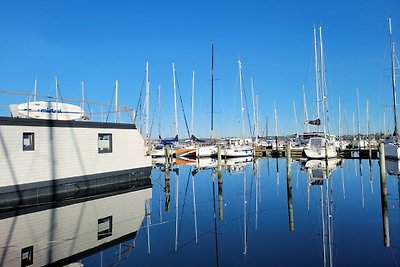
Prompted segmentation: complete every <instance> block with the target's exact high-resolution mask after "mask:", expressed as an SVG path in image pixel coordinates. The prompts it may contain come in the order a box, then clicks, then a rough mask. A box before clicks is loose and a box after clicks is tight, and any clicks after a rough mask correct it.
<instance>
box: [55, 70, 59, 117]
mask: <svg viewBox="0 0 400 267" xmlns="http://www.w3.org/2000/svg"><path fill="white" fill-rule="evenodd" d="M55 79H56V109H57V110H58V101H59V100H58V79H57V76H56V77H55ZM56 119H57V120H58V112H56Z"/></svg>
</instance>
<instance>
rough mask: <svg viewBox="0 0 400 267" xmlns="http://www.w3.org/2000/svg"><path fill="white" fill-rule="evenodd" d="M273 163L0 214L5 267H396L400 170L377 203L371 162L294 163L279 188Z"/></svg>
mask: <svg viewBox="0 0 400 267" xmlns="http://www.w3.org/2000/svg"><path fill="white" fill-rule="evenodd" d="M268 161H271V159H257V160H255V161H252V160H250V161H249V160H248V159H242V160H240V159H234V160H233V159H231V160H228V161H224V160H223V159H222V160H221V165H219V166H218V161H217V160H213V159H201V160H199V161H197V162H191V163H190V165H179V166H177V165H175V164H174V163H173V162H171V163H170V165H169V166H167V167H165V166H163V165H159V166H156V167H154V168H153V170H152V173H151V179H152V180H151V182H150V179H148V178H147V179H145V178H144V179H142V180H141V181H136V182H133V181H132V182H126V183H125V182H124V183H109V184H108V185H107V186H103V187H102V188H103V189H102V188H97V189H88V190H83V189H82V187H80V188H81V189H80V190H78V191H77V189H76V188H77V187H69V188H70V189H69V191H68V190H62V191H60V194H59V195H58V196H57V201H56V202H54V203H47V201H48V200H49V199H47V198H45V197H43V198H42V199H39V202H40V205H34V203H33V201H34V198H33V197H32V198H30V199H27V200H25V201H24V202H23V203H24V204H25V205H28V206H24V207H20V208H19V209H17V210H16V211H15V210H13V209H7V207H6V205H3V204H2V205H3V206H2V210H3V212H2V213H1V214H2V215H1V216H2V217H1V219H0V226H1V229H2V231H1V239H0V240H1V250H0V260H1V261H2V262H1V263H2V265H4V266H21V265H25V266H28V264H29V263H30V261H31V259H32V261H33V264H32V266H40V265H46V264H49V263H50V264H51V263H53V264H55V265H59V264H64V263H69V262H79V264H81V265H83V266H110V265H114V264H115V263H119V266H162V267H165V266H349V265H356V266H396V263H397V262H399V260H400V250H398V249H397V247H399V245H400V234H399V233H400V231H399V230H400V209H399V204H400V202H399V176H398V173H399V171H398V169H399V168H398V167H399V166H400V165H399V162H397V161H396V162H394V163H392V162H389V161H386V169H384V173H385V174H386V176H387V177H386V183H385V184H386V186H385V188H386V193H385V192H384V195H382V196H383V198H381V194H380V192H381V187H380V184H381V182H380V179H378V177H380V168H379V167H380V165H379V162H378V161H377V160H371V161H369V160H361V162H360V161H359V160H358V159H356V160H348V159H346V160H328V161H325V160H322V161H311V160H309V161H301V160H292V161H291V162H290V173H289V174H290V175H289V176H287V175H284V174H282V173H281V174H280V177H279V178H280V179H277V173H276V172H275V164H276V163H277V165H278V166H277V167H278V168H277V169H279V171H280V172H283V173H284V172H285V169H286V166H287V162H286V159H283V158H282V159H277V160H276V159H273V160H272V162H270V163H269V164H273V165H270V168H269V167H268ZM271 166H274V167H273V168H271ZM286 170H287V169H286ZM360 170H361V172H360ZM356 172H357V173H356ZM361 173H362V174H363V175H364V181H363V179H360V174H361ZM365 176H367V177H368V178H366V177H365ZM371 177H374V178H373V179H371ZM287 178H289V180H287ZM282 179H283V181H282ZM285 179H286V181H285ZM279 180H280V181H279ZM367 181H368V182H367ZM282 182H284V185H286V186H283V187H282V185H279V183H282ZM362 183H364V186H362ZM151 184H152V185H151ZM365 185H368V186H365ZM279 186H280V193H279V194H277V192H278V191H277V190H278V187H279ZM72 188H74V189H72ZM107 188H108V189H107ZM285 191H286V192H285ZM62 192H64V193H62ZM67 192H68V193H67ZM83 192H85V194H83ZM2 199H5V198H4V196H2ZM10 199H12V198H9V200H8V201H6V202H1V203H7V205H8V206H10V205H11V206H12V205H14V204H15V203H17V202H15V201H14V202H13V201H12V200H10ZM37 200H38V199H35V201H37ZM382 200H383V201H382ZM13 203H14V204H13ZM51 216H53V217H54V218H55V219H54V220H53V221H54V224H52V225H50V222H52V220H51ZM51 232H52V233H51ZM50 237H52V238H51V239H50ZM32 246H33V249H32ZM50 251H51V253H50ZM49 255H51V257H50V256H49ZM21 257H22V259H23V260H21ZM21 263H22V264H21Z"/></svg>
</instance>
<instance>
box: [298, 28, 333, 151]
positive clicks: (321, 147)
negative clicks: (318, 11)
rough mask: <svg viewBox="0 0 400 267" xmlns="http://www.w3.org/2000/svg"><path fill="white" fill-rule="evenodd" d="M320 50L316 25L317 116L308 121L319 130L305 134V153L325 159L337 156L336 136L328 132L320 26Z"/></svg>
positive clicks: (320, 31)
mask: <svg viewBox="0 0 400 267" xmlns="http://www.w3.org/2000/svg"><path fill="white" fill-rule="evenodd" d="M319 42H320V44H319V51H318V45H317V32H316V28H315V27H314V55H315V57H314V58H315V90H316V98H317V101H316V104H317V118H316V119H314V120H308V121H306V123H308V124H310V125H315V126H318V131H317V132H313V133H307V134H304V135H303V136H307V137H308V138H307V139H308V142H307V144H306V146H305V147H304V154H305V155H306V156H307V157H308V158H313V159H323V158H334V157H336V156H337V151H336V146H335V140H336V138H335V136H333V135H331V134H329V131H328V133H327V132H326V129H325V128H326V125H327V122H328V102H327V88H326V81H325V66H324V56H323V45H322V28H321V27H319ZM320 101H321V103H322V111H323V118H324V121H323V123H324V131H323V132H319V127H320V125H321V119H320Z"/></svg>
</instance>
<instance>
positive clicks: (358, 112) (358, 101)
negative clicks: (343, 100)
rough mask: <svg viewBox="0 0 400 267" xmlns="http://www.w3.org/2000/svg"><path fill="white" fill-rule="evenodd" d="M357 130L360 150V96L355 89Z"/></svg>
mask: <svg viewBox="0 0 400 267" xmlns="http://www.w3.org/2000/svg"><path fill="white" fill-rule="evenodd" d="M357 125H358V126H357V127H358V128H357V129H358V148H361V121H360V94H359V93H358V88H357Z"/></svg>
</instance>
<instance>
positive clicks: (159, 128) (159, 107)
mask: <svg viewBox="0 0 400 267" xmlns="http://www.w3.org/2000/svg"><path fill="white" fill-rule="evenodd" d="M158 136H159V137H160V136H161V85H158ZM160 138H161V137H160Z"/></svg>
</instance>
